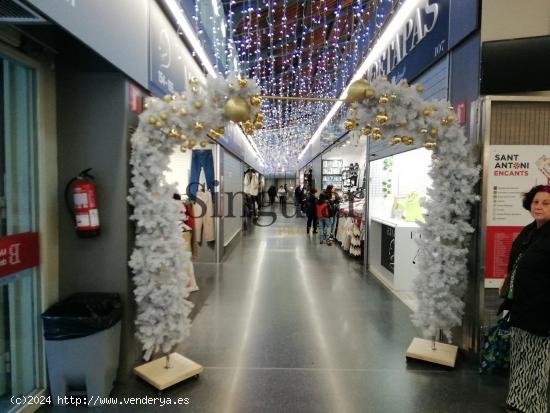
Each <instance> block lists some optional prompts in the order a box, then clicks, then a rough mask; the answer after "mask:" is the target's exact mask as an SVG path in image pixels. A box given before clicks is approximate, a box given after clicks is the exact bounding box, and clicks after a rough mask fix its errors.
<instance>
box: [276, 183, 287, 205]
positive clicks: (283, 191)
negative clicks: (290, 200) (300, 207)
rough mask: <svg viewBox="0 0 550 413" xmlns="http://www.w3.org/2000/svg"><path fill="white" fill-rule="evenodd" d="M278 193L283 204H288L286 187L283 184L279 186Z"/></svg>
mask: <svg viewBox="0 0 550 413" xmlns="http://www.w3.org/2000/svg"><path fill="white" fill-rule="evenodd" d="M277 194H278V195H279V203H280V204H281V206H283V205H286V189H285V188H284V187H283V186H282V185H281V186H279V190H278V191H277Z"/></svg>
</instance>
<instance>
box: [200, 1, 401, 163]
mask: <svg viewBox="0 0 550 413" xmlns="http://www.w3.org/2000/svg"><path fill="white" fill-rule="evenodd" d="M204 2H209V3H211V4H212V8H214V6H215V5H217V11H216V12H214V13H210V15H208V16H206V13H201V12H200V11H201V8H204V7H203V6H202V5H201V3H204ZM399 3H400V1H399V0H267V1H264V0H222V1H220V0H195V12H196V16H194V19H195V22H196V24H197V32H198V33H199V36H200V37H201V38H202V40H203V41H208V40H210V41H211V42H212V43H213V44H212V49H213V51H214V54H215V59H216V65H217V68H218V70H220V71H221V72H222V73H225V74H226V75H227V74H229V73H230V72H232V71H235V70H237V71H238V72H239V74H240V75H241V76H242V77H251V78H254V79H255V80H256V82H257V83H258V85H259V86H260V90H261V92H262V94H263V95H270V96H317V97H329V98H336V97H338V96H339V95H340V94H341V92H342V90H343V88H344V87H345V86H346V85H347V83H348V82H349V79H350V78H351V76H352V75H353V74H354V72H355V71H356V69H357V67H358V66H359V65H360V64H361V62H362V61H363V60H364V58H365V57H366V54H367V52H368V49H369V47H371V46H372V43H373V41H374V40H375V39H376V37H377V35H378V33H379V32H380V30H381V28H382V27H383V25H384V24H385V23H386V22H387V21H388V19H389V18H390V17H391V14H392V13H393V11H395V10H396V9H397V8H398V6H399ZM205 19H206V20H208V21H207V23H208V24H210V25H216V23H218V24H217V27H216V29H211V30H210V31H209V34H211V35H212V36H213V37H214V38H213V39H207V38H206V37H207V36H206V35H205V33H204V30H202V28H203V27H205V22H204V20H205ZM199 22H201V23H202V24H199ZM223 52H225V54H226V56H222V55H223ZM222 62H223V63H225V64H222ZM331 106H332V104H331V103H330V102H311V101H299V100H298V101H283V100H267V99H266V100H264V101H263V102H262V111H263V112H265V113H266V121H265V128H264V129H262V130H259V131H256V133H254V135H253V136H252V137H251V138H252V139H254V141H255V143H256V145H257V147H258V148H259V150H260V151H261V152H262V155H263V156H264V158H265V161H266V164H267V171H266V172H268V173H270V172H276V171H281V170H282V169H284V170H286V171H295V170H296V169H297V161H298V155H299V153H300V152H301V150H302V149H303V147H304V146H305V145H306V144H307V142H308V140H309V139H310V138H311V136H312V135H313V133H314V132H315V130H316V129H317V127H318V125H319V123H321V121H322V120H323V119H324V118H325V116H326V115H327V113H328V111H329V110H330V108H331ZM343 116H344V114H343V113H342V115H338V114H337V116H335V117H334V119H333V120H332V122H331V123H329V125H328V126H327V127H326V128H325V131H324V132H323V135H322V139H321V142H322V145H328V144H330V142H332V140H334V139H335V138H337V137H338V136H340V135H341V134H342V133H344V128H343V126H342V124H343Z"/></svg>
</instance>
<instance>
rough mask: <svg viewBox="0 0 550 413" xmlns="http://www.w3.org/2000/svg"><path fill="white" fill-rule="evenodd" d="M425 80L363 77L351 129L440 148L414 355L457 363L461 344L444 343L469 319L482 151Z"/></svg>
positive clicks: (426, 225)
mask: <svg viewBox="0 0 550 413" xmlns="http://www.w3.org/2000/svg"><path fill="white" fill-rule="evenodd" d="M423 91H424V87H423V86H422V85H416V86H414V87H410V86H409V85H408V83H407V82H406V81H402V82H400V83H399V84H395V83H392V82H389V81H388V80H387V78H385V77H380V78H378V79H376V80H374V81H372V82H369V81H367V80H365V79H360V80H358V81H356V82H354V83H352V84H351V85H350V87H349V89H348V95H347V97H346V101H347V102H348V103H350V104H351V109H350V110H349V112H348V119H347V121H346V122H345V127H346V129H347V130H360V131H361V133H362V134H364V135H367V136H369V137H370V138H371V139H373V140H379V139H388V140H389V142H390V144H391V145H398V144H403V145H413V144H415V143H418V142H421V143H422V144H423V146H424V147H425V148H427V149H431V150H432V151H433V155H432V165H431V170H430V172H429V175H430V177H431V179H432V182H433V184H432V187H431V188H429V189H428V195H429V197H428V200H427V201H426V202H425V205H424V208H425V209H426V211H428V213H427V214H426V217H425V222H423V223H419V225H420V231H421V233H422V238H421V239H418V240H417V243H418V246H419V251H420V253H419V259H418V262H419V276H418V278H417V279H416V280H415V282H414V293H415V295H416V297H417V301H418V308H417V310H416V312H415V313H414V314H413V316H412V321H413V323H414V325H415V326H417V327H418V328H420V330H421V331H422V334H423V336H424V337H425V338H427V339H428V340H424V339H420V338H416V339H414V340H413V342H412V343H411V345H410V346H409V349H408V350H407V357H409V358H418V359H421V360H424V361H429V362H433V363H438V364H443V365H445V366H449V367H454V364H455V360H456V354H457V347H456V346H452V345H450V344H446V343H440V342H437V341H436V337H439V336H440V335H441V334H440V333H442V334H443V335H444V336H445V337H446V338H447V340H448V341H449V342H451V341H452V336H451V329H452V328H453V327H456V326H459V325H461V324H462V317H463V314H464V306H465V304H464V301H463V299H464V295H465V292H466V286H467V274H468V269H467V263H468V250H469V248H468V247H469V243H470V238H471V234H472V233H473V232H474V228H473V227H472V226H471V225H470V213H471V210H472V205H473V204H474V203H475V202H476V201H477V200H478V195H477V194H476V193H475V185H476V183H477V182H478V179H479V172H480V170H479V166H478V165H477V164H476V156H475V155H474V152H473V150H472V148H471V146H470V145H468V142H467V138H466V136H465V134H464V130H463V128H462V127H461V126H460V125H458V124H457V123H456V114H455V113H454V111H453V108H452V107H450V104H449V103H448V102H447V101H442V100H439V101H432V102H427V101H424V100H423V99H422V98H421V96H420V93H422V92H423Z"/></svg>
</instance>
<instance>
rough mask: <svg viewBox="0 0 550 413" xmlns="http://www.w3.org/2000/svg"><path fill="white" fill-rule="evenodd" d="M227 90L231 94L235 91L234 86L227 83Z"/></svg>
mask: <svg viewBox="0 0 550 413" xmlns="http://www.w3.org/2000/svg"><path fill="white" fill-rule="evenodd" d="M227 90H229V91H230V92H233V91H234V90H235V86H234V85H233V84H232V83H228V84H227Z"/></svg>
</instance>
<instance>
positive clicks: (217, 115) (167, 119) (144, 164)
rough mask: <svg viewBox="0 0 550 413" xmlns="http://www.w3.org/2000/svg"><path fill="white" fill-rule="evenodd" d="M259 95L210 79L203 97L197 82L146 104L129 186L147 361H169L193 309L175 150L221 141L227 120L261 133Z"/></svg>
mask: <svg viewBox="0 0 550 413" xmlns="http://www.w3.org/2000/svg"><path fill="white" fill-rule="evenodd" d="M258 95H259V88H258V87H257V85H256V84H255V82H254V81H252V80H246V79H236V78H230V79H228V80H227V81H226V80H224V79H219V78H218V79H208V88H207V89H206V90H204V89H203V88H202V87H201V85H200V84H199V81H198V80H197V79H191V80H190V88H189V90H188V91H187V92H186V93H184V94H182V95H174V96H171V95H168V96H165V97H164V99H156V98H148V99H147V101H146V104H145V110H144V112H143V113H142V114H141V115H140V118H139V125H138V128H137V130H136V132H135V133H134V134H133V136H132V138H131V148H132V149H131V159H130V165H131V166H132V178H131V181H132V187H131V188H130V191H129V196H128V202H129V203H130V204H131V205H132V206H133V207H134V210H133V214H132V215H131V217H130V218H131V219H132V220H133V221H135V233H136V238H135V246H134V250H133V252H132V255H131V258H130V261H129V266H130V268H131V269H132V272H133V274H134V277H133V280H134V283H135V290H134V296H135V299H136V303H137V317H136V320H135V323H136V327H137V331H136V335H137V337H138V339H139V340H140V341H141V343H142V348H143V352H144V359H145V360H149V359H150V358H151V356H152V355H154V354H156V353H162V354H168V353H169V352H170V351H171V350H172V349H173V348H174V347H175V346H176V345H177V344H178V343H180V342H181V341H182V340H183V339H184V338H185V337H187V336H188V334H189V330H190V328H191V322H190V320H189V318H188V316H189V313H190V311H191V309H192V303H191V302H190V301H188V300H187V299H186V298H187V296H188V294H189V291H188V289H187V287H186V286H187V284H188V281H189V276H188V273H187V268H189V261H190V260H191V257H190V253H188V252H185V249H184V242H185V241H184V239H183V238H182V235H181V232H180V229H179V228H178V225H177V221H178V216H179V211H180V208H181V204H180V202H178V201H175V200H173V194H174V193H176V192H177V188H176V185H175V184H170V183H168V182H166V179H165V177H164V173H165V171H167V170H168V162H169V159H170V155H171V154H172V153H173V151H174V147H176V146H180V147H181V148H182V150H186V149H192V148H193V147H194V146H195V145H197V144H198V143H199V141H200V145H201V146H203V147H204V146H206V143H207V140H206V139H207V137H209V138H212V139H214V140H216V139H219V138H220V137H221V136H222V135H223V132H224V131H223V128H224V126H225V125H226V123H227V122H228V121H230V120H232V121H237V122H242V125H243V128H244V129H245V132H247V133H251V132H253V131H254V129H256V128H261V127H262V126H263V120H264V115H263V113H261V112H260V111H259V106H260V103H261V101H260V98H259V96H258Z"/></svg>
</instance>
